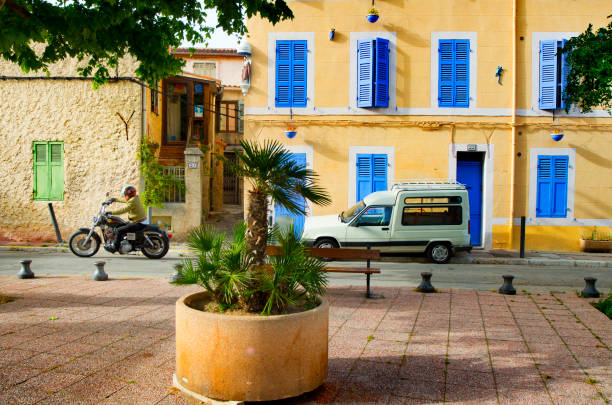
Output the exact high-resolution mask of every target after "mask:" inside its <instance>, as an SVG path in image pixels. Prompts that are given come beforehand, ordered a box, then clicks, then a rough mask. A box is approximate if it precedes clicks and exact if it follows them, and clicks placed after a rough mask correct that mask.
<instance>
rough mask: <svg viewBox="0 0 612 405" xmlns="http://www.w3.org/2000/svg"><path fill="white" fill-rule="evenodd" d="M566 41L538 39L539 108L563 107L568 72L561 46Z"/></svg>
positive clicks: (553, 108)
mask: <svg viewBox="0 0 612 405" xmlns="http://www.w3.org/2000/svg"><path fill="white" fill-rule="evenodd" d="M566 42H567V40H566V39H563V40H556V39H553V40H542V41H540V88H539V96H538V101H539V105H540V109H541V110H555V109H557V108H565V102H564V101H563V92H564V91H565V86H566V83H567V76H568V74H569V65H568V63H567V61H566V58H565V57H566V55H565V54H563V53H562V52H561V48H563V46H564V45H565V43H566Z"/></svg>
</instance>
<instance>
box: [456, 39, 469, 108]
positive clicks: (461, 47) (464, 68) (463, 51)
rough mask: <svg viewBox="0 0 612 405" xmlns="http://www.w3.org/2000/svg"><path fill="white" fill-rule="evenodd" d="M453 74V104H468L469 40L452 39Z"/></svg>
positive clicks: (458, 105) (465, 105) (463, 105)
mask: <svg viewBox="0 0 612 405" xmlns="http://www.w3.org/2000/svg"><path fill="white" fill-rule="evenodd" d="M454 45H455V46H454V51H455V55H454V57H455V61H454V62H455V70H454V73H455V76H454V83H453V87H454V94H453V96H454V106H455V107H469V106H470V41H469V40H466V39H457V40H455V41H454Z"/></svg>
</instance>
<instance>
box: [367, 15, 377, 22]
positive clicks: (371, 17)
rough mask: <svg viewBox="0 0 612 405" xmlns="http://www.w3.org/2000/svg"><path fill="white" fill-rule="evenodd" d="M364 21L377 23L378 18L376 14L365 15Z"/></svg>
mask: <svg viewBox="0 0 612 405" xmlns="http://www.w3.org/2000/svg"><path fill="white" fill-rule="evenodd" d="M366 19H367V20H368V22H371V23H375V22H376V21H378V16H377V15H376V14H368V15H366Z"/></svg>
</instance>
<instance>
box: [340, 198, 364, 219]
mask: <svg viewBox="0 0 612 405" xmlns="http://www.w3.org/2000/svg"><path fill="white" fill-rule="evenodd" d="M364 208H365V203H364V202H363V201H359V202H358V203H357V204H355V205H353V206H352V207H351V208H349V209H347V210H346V211H342V212H341V213H340V220H341V221H342V222H344V223H347V222H350V221H351V220H352V219H353V218H355V215H357V214H359V213H360V212H361V210H363V209H364Z"/></svg>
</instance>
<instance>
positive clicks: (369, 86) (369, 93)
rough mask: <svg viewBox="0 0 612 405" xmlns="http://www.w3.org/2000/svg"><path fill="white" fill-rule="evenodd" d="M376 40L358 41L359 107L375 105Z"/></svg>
mask: <svg viewBox="0 0 612 405" xmlns="http://www.w3.org/2000/svg"><path fill="white" fill-rule="evenodd" d="M373 90H374V40H373V39H363V40H358V41H357V107H373V106H374V100H373V99H374V97H373Z"/></svg>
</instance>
